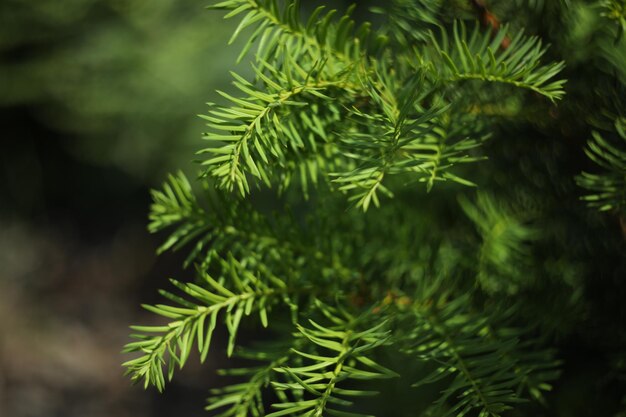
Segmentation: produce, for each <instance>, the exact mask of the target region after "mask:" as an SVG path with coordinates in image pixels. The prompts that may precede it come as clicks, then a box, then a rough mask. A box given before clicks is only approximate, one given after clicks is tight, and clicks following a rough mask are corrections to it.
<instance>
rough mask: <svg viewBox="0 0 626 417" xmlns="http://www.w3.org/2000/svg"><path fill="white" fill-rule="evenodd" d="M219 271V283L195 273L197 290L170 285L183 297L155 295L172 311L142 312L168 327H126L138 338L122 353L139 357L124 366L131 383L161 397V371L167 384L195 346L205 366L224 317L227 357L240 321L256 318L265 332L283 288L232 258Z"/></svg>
mask: <svg viewBox="0 0 626 417" xmlns="http://www.w3.org/2000/svg"><path fill="white" fill-rule="evenodd" d="M221 269H222V271H223V274H224V278H223V279H221V280H215V279H214V278H212V277H211V276H209V275H208V274H207V273H204V272H202V271H200V277H201V279H202V282H201V285H197V284H194V283H182V282H179V281H176V280H174V279H172V280H170V281H171V283H172V284H173V285H174V286H175V287H176V288H178V289H179V290H180V292H181V293H182V295H183V296H180V295H176V294H174V293H171V292H169V291H165V290H161V291H160V294H161V295H162V296H164V297H165V298H167V299H168V300H169V301H171V302H172V303H173V305H167V304H157V305H143V307H144V308H145V309H146V310H148V311H151V312H153V313H155V314H157V315H160V316H163V317H166V318H168V319H171V320H172V321H170V322H169V323H167V324H166V325H162V326H131V328H132V329H133V330H135V331H137V332H139V333H137V334H133V335H131V337H134V338H135V339H138V340H137V341H136V342H131V343H128V344H127V345H126V346H125V348H124V352H141V353H142V355H141V356H139V357H138V358H135V359H132V360H129V361H127V362H125V363H124V364H123V365H124V366H125V367H126V368H127V371H126V373H127V374H130V375H131V378H132V379H133V380H134V381H138V380H140V379H143V380H144V386H145V387H146V388H147V387H148V385H154V386H156V388H157V389H158V390H159V391H162V390H163V388H164V386H165V378H166V377H165V374H164V368H167V378H168V379H171V378H172V376H173V374H174V370H175V368H176V366H179V367H180V368H182V367H183V365H184V364H185V362H186V361H187V359H188V357H189V354H190V353H191V350H192V348H193V346H194V341H195V342H196V343H195V345H197V348H198V351H199V352H200V360H201V361H202V362H204V360H205V359H206V357H207V354H208V351H209V346H210V344H211V336H212V334H213V331H214V330H215V327H216V326H217V320H218V317H219V316H223V319H224V322H225V324H226V328H227V330H228V333H229V340H228V349H227V351H228V354H229V356H230V355H231V354H232V352H233V349H234V347H235V337H236V335H237V331H238V329H239V324H240V323H241V320H242V319H243V317H244V316H249V315H250V314H252V312H257V314H258V315H259V318H260V322H261V323H262V324H263V326H267V315H268V310H269V309H270V307H271V305H272V304H273V303H274V302H275V301H276V300H278V299H280V298H281V296H282V295H284V294H285V291H286V286H285V284H284V283H283V282H282V281H281V280H280V279H278V278H277V277H275V276H272V275H271V274H262V276H261V277H259V276H257V274H258V273H257V274H255V273H253V272H251V271H249V270H247V269H246V268H245V267H244V266H243V265H241V264H240V263H239V262H237V261H236V260H235V259H234V258H232V257H231V258H229V259H228V260H221ZM259 275H260V274H259Z"/></svg>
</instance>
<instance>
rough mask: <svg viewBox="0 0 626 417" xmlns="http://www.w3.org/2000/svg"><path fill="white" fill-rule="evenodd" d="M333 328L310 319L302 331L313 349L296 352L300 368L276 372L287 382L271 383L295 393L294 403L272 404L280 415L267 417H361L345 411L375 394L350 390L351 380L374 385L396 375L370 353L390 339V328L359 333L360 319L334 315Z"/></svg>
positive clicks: (283, 369) (302, 334)
mask: <svg viewBox="0 0 626 417" xmlns="http://www.w3.org/2000/svg"><path fill="white" fill-rule="evenodd" d="M332 320H333V321H334V325H333V326H331V327H325V326H321V325H320V324H318V323H316V322H314V321H312V320H309V323H310V325H311V326H312V327H310V328H306V327H303V326H298V331H299V333H298V334H299V336H300V337H302V338H303V339H304V341H305V343H306V344H308V348H307V347H306V346H305V347H304V348H302V350H293V352H294V353H295V354H296V356H298V357H299V358H300V359H301V360H303V361H304V363H303V364H302V365H301V366H297V367H294V366H283V367H281V368H277V369H276V371H277V372H279V373H281V374H283V375H284V377H285V380H286V382H272V384H273V385H274V387H275V388H276V389H278V390H282V391H286V392H290V393H291V394H292V396H293V398H294V400H293V401H288V400H287V401H281V402H279V403H276V404H273V405H272V407H273V408H275V409H277V411H275V412H273V413H270V414H268V415H267V417H279V416H284V415H302V416H316V417H317V416H322V415H331V416H354V417H356V416H359V414H355V413H350V412H348V411H345V410H346V408H347V407H350V406H351V405H352V401H351V400H348V399H346V398H354V397H357V398H358V397H362V396H366V395H373V394H375V392H372V391H364V390H359V389H350V388H346V387H345V384H346V382H347V381H350V380H374V379H385V378H392V377H395V376H397V374H396V373H395V372H393V371H391V370H389V369H387V368H385V367H383V366H381V365H379V364H378V363H376V362H375V361H373V360H372V359H370V357H369V356H368V355H371V353H372V352H371V351H372V350H374V349H375V348H377V347H379V346H381V345H383V344H385V343H386V342H387V341H388V340H389V332H388V331H385V330H383V329H384V327H385V323H381V324H378V325H376V326H374V327H370V328H367V329H365V330H359V329H358V326H357V324H358V322H359V318H358V317H357V318H354V319H352V320H350V321H344V320H345V319H342V318H340V317H338V316H336V315H335V316H333V317H332Z"/></svg>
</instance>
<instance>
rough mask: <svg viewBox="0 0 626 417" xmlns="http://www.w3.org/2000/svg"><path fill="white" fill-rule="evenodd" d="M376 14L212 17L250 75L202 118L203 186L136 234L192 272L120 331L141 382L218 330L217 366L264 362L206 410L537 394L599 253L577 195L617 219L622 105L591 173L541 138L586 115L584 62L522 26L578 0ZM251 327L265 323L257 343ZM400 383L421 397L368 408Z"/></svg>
mask: <svg viewBox="0 0 626 417" xmlns="http://www.w3.org/2000/svg"><path fill="white" fill-rule="evenodd" d="M383 3H385V4H381V5H380V7H373V8H372V9H371V10H370V9H367V8H365V7H356V6H350V7H347V8H346V9H329V8H328V7H325V6H319V7H317V8H315V7H311V6H310V4H308V2H302V3H301V2H300V1H297V0H291V1H280V0H226V1H221V2H218V3H216V4H214V5H212V6H211V9H215V10H220V11H223V12H224V13H225V17H226V18H228V19H237V22H238V23H237V26H236V28H235V30H234V33H233V36H232V39H231V43H232V42H235V41H236V40H237V41H238V42H239V43H240V44H242V51H241V54H240V56H239V60H242V61H243V60H249V61H250V63H251V71H250V72H249V76H243V75H241V74H238V73H235V72H233V73H232V78H233V85H232V88H231V89H230V90H228V91H218V92H217V95H216V97H217V98H219V101H220V103H218V104H216V103H210V104H209V108H208V110H207V113H206V114H204V115H202V116H201V117H202V118H203V119H204V120H205V121H206V122H207V126H208V132H207V133H206V134H205V136H204V140H205V145H204V147H203V148H202V149H200V150H199V152H198V157H199V160H198V163H199V165H200V167H201V172H200V175H199V178H198V180H197V181H195V182H194V184H197V186H195V185H193V184H192V183H190V181H189V180H188V179H187V177H186V176H185V175H184V174H182V173H177V174H175V175H171V176H170V177H169V179H168V180H167V182H166V183H165V184H164V185H163V187H162V189H161V190H155V191H154V192H153V200H154V202H153V205H152V208H151V214H150V220H151V223H150V226H149V229H150V231H152V232H159V233H162V232H164V231H166V232H167V233H168V237H167V238H166V240H165V243H164V244H163V245H162V246H161V248H160V250H159V251H160V252H163V251H167V250H185V251H188V256H187V257H186V261H185V265H184V266H185V271H186V272H185V274H186V275H188V278H187V279H185V280H175V279H172V280H171V289H169V290H162V291H161V295H162V296H163V297H164V298H165V299H166V300H167V302H166V303H165V304H157V305H145V306H144V307H145V308H146V309H147V310H149V311H151V312H152V313H154V314H156V315H158V316H162V317H163V324H161V325H154V326H132V329H133V330H134V331H135V334H133V335H132V337H133V338H134V339H135V341H133V342H131V343H129V344H128V345H126V348H125V351H126V352H138V354H139V356H136V357H134V358H133V359H130V360H128V361H127V362H126V363H124V366H125V367H126V369H127V373H128V374H129V375H130V376H131V378H132V379H133V380H135V381H141V382H142V383H143V384H144V386H145V387H149V386H155V387H156V388H157V389H158V390H159V391H161V390H163V389H164V388H165V386H166V384H167V382H168V381H169V380H171V379H172V378H173V375H174V373H175V372H176V369H178V368H181V367H183V366H184V365H185V363H187V361H188V360H189V358H190V356H193V355H192V352H193V351H197V352H198V356H199V358H200V361H201V362H204V361H206V360H207V359H210V358H211V356H212V355H211V353H210V352H211V351H212V349H215V346H214V345H215V344H216V343H217V344H218V349H219V342H213V343H212V336H213V333H214V331H215V330H216V328H220V327H223V328H224V329H225V330H226V333H227V335H228V337H227V341H226V343H225V349H226V352H227V354H228V356H231V355H239V356H241V357H242V358H245V359H247V360H250V361H253V362H254V363H255V364H256V365H254V366H250V367H246V368H231V369H227V370H224V371H223V373H224V374H227V375H230V376H235V377H237V378H238V379H239V382H237V383H235V384H233V385H226V386H223V387H216V388H214V389H213V390H212V391H211V394H210V396H209V398H208V405H207V410H209V411H210V412H211V413H214V414H213V415H218V416H223V417H227V416H237V417H244V416H255V417H257V416H268V417H270V416H271V417H279V416H296V415H297V416H316V417H319V416H339V417H348V416H360V415H370V414H372V413H373V412H375V411H376V410H381V409H382V410H385V411H383V413H384V414H381V415H412V416H415V415H425V416H426V415H428V416H466V415H467V416H480V417H498V416H504V415H520V414H515V413H516V412H518V411H519V410H525V409H529V408H524V407H529V405H528V404H529V403H531V404H532V403H536V404H542V403H543V404H547V402H546V395H547V394H548V392H549V391H550V390H551V388H552V386H553V384H554V383H555V381H558V380H559V377H560V368H561V365H562V359H561V358H560V356H559V352H558V349H557V348H556V342H555V341H557V340H559V338H562V337H565V336H564V335H567V332H568V331H569V330H568V329H571V328H573V327H575V326H577V325H578V324H577V323H579V322H577V321H576V320H579V318H580V317H583V316H582V315H581V316H577V314H579V313H580V309H579V307H580V304H581V298H584V294H583V293H584V291H583V288H584V285H585V284H584V282H585V279H586V278H585V277H586V276H585V274H586V271H587V270H586V269H585V267H584V266H581V262H582V261H581V259H583V258H584V257H585V256H587V258H591V257H592V256H594V255H593V254H592V253H589V252H588V249H587V248H588V246H589V245H585V244H584V243H583V244H580V245H576V244H571V239H569V237H568V230H570V229H568V227H569V226H568V224H570V223H571V224H575V223H576V220H575V218H576V216H580V215H581V214H580V213H585V214H584V215H587V213H589V212H588V209H587V208H586V207H585V204H584V201H587V202H588V203H589V205H590V206H591V207H592V208H598V209H600V210H602V211H610V212H613V213H618V215H619V213H622V215H623V213H624V209H625V208H626V174H625V173H626V143H625V142H624V140H626V134H625V131H626V125H625V124H624V120H625V119H624V118H623V116H620V115H619V103H620V99H619V98H617V99H615V100H612V101H611V100H609V99H607V100H604V101H603V105H602V107H603V108H602V111H604V110H606V111H608V112H612V113H610V114H612V115H613V116H611V117H609V119H610V120H609V122H610V123H609V124H612V125H613V127H612V128H610V129H607V130H606V131H607V133H606V134H604V133H599V132H598V131H597V130H598V129H599V128H598V129H596V131H594V133H592V134H591V133H590V135H591V136H590V137H591V139H590V140H589V143H588V146H587V148H586V153H587V155H588V156H589V158H591V161H592V162H594V163H595V164H597V165H596V166H594V165H592V164H589V163H588V162H587V161H584V162H581V163H583V164H586V165H585V166H588V167H589V169H590V170H592V171H593V172H594V173H588V172H585V173H582V174H580V175H578V176H576V173H573V174H571V175H569V174H563V172H565V171H567V170H566V169H565V170H564V169H562V168H557V167H558V166H559V165H558V164H559V162H560V160H559V155H562V153H561V151H559V149H561V148H560V147H559V146H560V145H559V144H558V143H557V142H550V141H549V140H548V139H547V136H549V135H553V134H555V132H556V131H558V130H559V129H560V130H561V132H563V131H566V130H567V129H566V127H565V126H559V124H560V123H561V122H562V121H563V120H567V118H568V117H570V118H572V117H574V118H575V117H576V113H575V111H576V109H577V105H576V104H572V105H568V104H567V100H568V96H567V95H566V94H565V93H566V91H565V87H566V86H567V85H569V84H566V80H565V77H566V76H567V67H566V59H565V58H568V57H569V56H573V54H568V49H567V46H566V45H564V44H557V46H556V49H555V50H554V51H553V50H551V49H550V48H548V46H547V45H546V42H545V41H544V40H542V37H541V36H540V35H532V34H529V33H532V32H533V30H534V29H533V28H532V27H529V28H527V29H523V28H522V27H520V24H519V21H516V20H515V19H514V17H513V16H515V13H514V11H515V10H517V12H519V13H521V12H522V11H523V13H524V14H525V15H528V14H531V13H535V14H536V15H537V16H541V15H547V16H555V15H559V16H575V15H576V13H577V12H576V11H575V10H574V9H575V8H576V7H583V6H581V5H578V4H576V2H574V1H561V2H556V1H555V2H550V5H548V4H547V3H548V2H541V1H532V2H524V1H517V2H491V3H493V4H491V3H487V4H485V2H482V1H467V2H464V1H444V0H421V1H415V0H392V1H390V2H383ZM387 3H388V4H387ZM526 3H532V4H526ZM600 3H602V4H599V5H597V7H595V6H594V7H593V8H592V9H590V10H587V12H589V13H595V16H596V18H597V19H605V20H606V22H607V27H612V26H610V24H612V23H615V22H617V25H616V27H619V28H622V27H623V25H624V18H625V16H626V7H624V5H623V4H622V3H620V2H619V1H605V2H600ZM492 6H493V7H492ZM512 10H513V11H512ZM498 16H499V17H498ZM507 19H508V20H507ZM538 19H539V17H538ZM572 19H573V17H572ZM554 20H555V21H558V19H554ZM505 21H506V22H508V23H507V24H505V23H503V22H505ZM559 24H561V23H559ZM619 31H621V29H619V30H618V29H614V30H613V29H608V31H607V33H606V35H605V36H603V37H602V36H599V39H600V40H599V42H601V43H602V42H604V43H602V45H608V44H612V43H613V42H615V35H616V34H619V33H618V32H619ZM558 40H561V38H559V39H558ZM618 41H619V40H618ZM622 45H623V44H622ZM602 50H603V49H602V48H597V51H602ZM604 50H606V49H604ZM624 50H626V48H624ZM598 53H600V52H598ZM614 55H615V52H612V55H611V56H613V57H614ZM618 55H619V54H618ZM622 56H623V54H622ZM604 58H605V59H607V60H609V59H611V58H610V57H608V56H605V57H604ZM620 59H621V58H620ZM604 62H606V61H604ZM568 65H569V64H568ZM573 65H574V66H575V65H576V62H574V63H573ZM570 75H571V74H570ZM607 77H609V78H611V77H613V78H611V79H612V80H619V79H620V78H619V75H607ZM573 84H574V85H573V87H572V88H573V90H574V92H575V93H574V95H576V94H578V93H576V92H577V91H578V92H579V91H581V90H580V89H578V90H577V81H576V79H575V76H574V80H573ZM602 86H603V85H602V84H601V83H600V82H598V84H597V86H596V87H597V88H598V89H601V87H602ZM604 88H606V86H605V87H604ZM572 100H575V98H573V99H572ZM615 103H618V104H617V105H616V104H615ZM590 111H592V110H590ZM596 114H600V110H599V109H598V110H597V113H596ZM603 114H605V115H606V114H609V113H606V112H604V113H603ZM590 116H591V115H590ZM605 119H606V117H605ZM579 122H581V121H580V120H576V121H575V123H579ZM582 122H583V123H584V122H585V121H584V120H583V121H582ZM589 123H591V122H589ZM605 125H606V123H605ZM529 132H532V133H529ZM529 136H531V137H530V138H529ZM536 138H539V141H538V140H537V139H536ZM526 142H530V143H531V144H530V145H529V144H528V143H526ZM531 148H532V149H531ZM546 149H547V150H546ZM581 153H582V147H581ZM581 160H582V158H581ZM557 170H560V171H559V174H554V172H556V171H557ZM580 171H581V170H579V171H578V173H580ZM546 172H548V173H550V175H552V176H547V175H548V174H546ZM574 178H576V182H577V183H578V184H579V185H580V186H581V187H582V188H575V187H572V186H571V185H572V184H573V183H574ZM476 187H480V188H481V191H480V192H478V193H477V192H476V191H475V189H476ZM583 189H586V190H587V191H586V192H587V194H586V195H584V196H582V200H584V201H580V200H578V199H575V201H574V202H573V203H572V204H573V205H575V206H576V208H574V209H572V211H571V212H568V214H566V215H564V216H555V214H554V213H555V211H556V210H557V209H556V207H559V205H560V204H562V203H563V201H562V196H563V195H568V196H569V195H576V196H577V197H578V196H579V195H580V194H584V192H585V191H584V190H583ZM568 193H569V194H568ZM591 213H592V214H593V215H595V216H601V215H602V214H600V213H596V212H595V211H592V212H591ZM555 219H557V220H555ZM568 222H570V223H568ZM581 233H582V232H581ZM585 251H587V252H585ZM611 253H612V252H611ZM581 254H582V255H581ZM559 294H560V295H559ZM562 294H568V295H562ZM557 295H559V296H558V297H557ZM542 300H543V301H542ZM545 300H552V301H549V302H546V301H545ZM550 308H552V309H551V310H550ZM580 320H582V319H580ZM243 326H246V327H250V328H252V327H254V326H256V327H257V328H258V329H264V330H263V332H262V334H265V336H264V337H261V338H260V339H261V341H260V342H259V343H257V344H255V343H252V342H251V341H250V340H249V339H250V338H249V337H246V335H245V333H246V332H244V331H241V330H240V329H242V327H243ZM239 333H244V334H243V335H239ZM618 339H619V337H618ZM268 340H272V341H273V343H267V341H268ZM263 341H265V343H262V342H263ZM246 345H248V346H246ZM618 350H619V348H618ZM398 364H404V365H402V366H400V367H398ZM406 364H409V365H406ZM398 378H400V379H401V381H404V382H406V389H407V390H414V391H415V392H421V393H422V394H420V395H421V396H420V397H419V398H427V399H426V400H424V401H422V402H420V403H417V402H416V403H415V404H411V405H410V408H409V409H404V408H402V407H401V406H400V405H396V406H394V405H393V404H388V405H387V406H386V407H384V406H383V407H382V408H381V406H380V404H384V403H385V398H384V395H385V393H384V391H385V384H387V383H388V382H386V381H389V380H393V379H398ZM379 391H380V392H381V393H380V394H378V392H379ZM377 395H378V397H379V398H380V400H379V401H378V402H377V401H376V400H375V399H374V398H375V397H376V396H377ZM429 395H430V397H429ZM376 404H379V405H378V406H377V405H376ZM377 407H378V408H377ZM530 409H532V408H530ZM511 413H513V414H511Z"/></svg>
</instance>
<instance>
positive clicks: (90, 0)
mask: <svg viewBox="0 0 626 417" xmlns="http://www.w3.org/2000/svg"><path fill="white" fill-rule="evenodd" d="M204 5H205V4H204V3H203V2H198V1H189V2H183V1H175V0H160V1H158V2H153V1H147V0H133V1H120V0H114V1H102V0H67V1H62V2H59V1H54V0H40V1H32V2H31V1H22V0H3V1H2V2H1V3H0V91H2V94H0V107H2V106H22V105H25V106H31V107H34V108H35V109H36V113H37V117H39V118H40V119H41V121H42V122H43V123H45V124H47V125H49V126H50V127H52V128H53V129H54V130H59V131H62V132H64V134H67V137H69V138H74V139H73V140H68V141H66V144H67V145H68V149H69V150H70V151H71V152H73V153H76V154H78V156H79V157H81V158H86V159H88V160H89V162H90V163H97V164H105V165H109V164H113V165H116V166H118V167H119V168H122V169H123V170H125V171H127V172H128V173H130V174H132V175H133V176H138V177H140V178H143V179H146V178H149V177H152V176H153V175H155V174H156V173H157V172H158V173H160V174H162V173H163V172H165V171H167V170H171V169H172V167H174V166H180V163H181V161H188V155H189V154H190V153H191V152H193V150H194V149H197V142H195V141H196V140H197V138H198V137H199V136H200V134H201V131H202V123H199V121H198V119H197V117H196V116H195V115H196V114H198V113H201V112H203V111H204V109H205V104H204V103H205V101H206V100H207V98H208V97H209V96H210V95H211V94H212V92H213V90H214V89H215V88H216V87H217V86H218V85H219V86H222V85H224V84H227V83H228V81H229V76H228V71H227V69H228V68H230V65H231V63H232V61H233V54H235V51H236V49H235V48H224V45H225V43H226V41H227V36H229V32H230V30H231V25H232V23H231V22H224V21H223V20H222V18H221V17H220V16H216V15H215V14H210V13H207V12H205V11H204V10H203V7H204ZM221 88H223V87H221ZM16 139H18V138H16ZM194 143H196V144H194Z"/></svg>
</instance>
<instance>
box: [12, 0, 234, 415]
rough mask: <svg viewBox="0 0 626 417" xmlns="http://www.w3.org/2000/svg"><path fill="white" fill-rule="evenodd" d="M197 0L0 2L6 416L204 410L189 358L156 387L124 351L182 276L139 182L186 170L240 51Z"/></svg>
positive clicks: (206, 375) (199, 375)
mask: <svg viewBox="0 0 626 417" xmlns="http://www.w3.org/2000/svg"><path fill="white" fill-rule="evenodd" d="M206 4H207V2H200V1H196V0H192V1H176V0H159V1H157V2H154V1H147V0H134V1H131V2H127V1H101V0H66V1H62V2H59V1H56V0H40V1H36V2H28V1H19V0H18V1H16V0H3V1H2V2H0V125H1V126H2V129H1V132H2V133H0V138H1V141H0V143H1V147H0V416H2V417H31V416H32V417H35V416H36V417H42V416H46V417H48V416H50V417H52V416H63V417H72V416H89V417H98V416H116V417H118V416H119V417H123V416H137V417H141V416H178V415H185V416H195V415H206V412H205V411H203V405H204V399H205V397H206V394H207V391H208V388H209V387H210V386H211V385H214V384H211V383H210V380H209V379H210V378H211V375H213V372H211V371H210V370H205V369H204V368H203V370H202V371H200V367H199V365H198V361H194V360H191V361H190V363H189V366H188V367H186V369H185V370H184V371H182V372H181V374H180V378H177V381H176V382H175V383H173V384H171V385H170V386H169V388H168V392H167V394H164V395H158V394H157V393H156V391H155V390H154V389H150V390H148V391H147V392H144V391H143V388H142V387H141V386H132V385H131V383H130V380H129V378H128V377H125V376H123V369H122V367H121V363H122V362H123V361H124V360H127V359H128V357H124V356H123V355H122V354H121V353H120V351H121V348H122V346H123V345H124V344H125V343H126V342H127V341H128V333H129V329H128V325H129V324H133V323H139V322H146V321H148V320H150V319H151V317H150V315H149V313H147V312H143V311H142V310H141V308H140V307H139V304H140V303H141V302H151V301H154V300H155V299H156V296H157V293H156V289H157V288H159V287H160V286H162V284H164V282H165V280H166V278H167V277H168V276H180V274H181V271H180V265H181V262H180V259H178V258H177V256H176V255H165V256H163V257H160V258H157V257H156V256H155V249H156V247H157V246H158V244H159V242H160V240H161V238H162V237H161V236H151V235H149V234H148V232H147V231H146V224H147V212H148V207H149V204H150V195H149V189H150V188H151V187H154V186H157V185H159V183H160V182H161V181H163V180H164V179H165V176H166V173H168V172H170V171H175V170H177V169H179V168H182V169H184V170H187V172H192V173H193V172H194V170H195V168H194V167H193V165H192V163H191V159H192V158H193V152H194V151H195V150H196V149H197V148H198V147H200V146H201V145H202V144H201V143H200V141H199V138H200V135H201V132H202V131H203V130H204V125H203V123H202V121H201V119H199V118H198V117H196V116H195V115H196V114H198V113H202V112H204V110H205V102H206V101H209V99H210V98H211V97H212V96H213V94H214V93H213V90H214V89H216V88H218V87H219V88H222V89H224V88H227V84H228V81H229V74H228V69H229V68H231V67H232V66H233V64H234V60H235V57H236V54H237V52H238V50H237V47H233V48H226V47H225V45H226V43H227V41H228V37H229V36H230V33H231V32H232V30H233V27H232V25H233V24H234V23H235V22H231V21H228V22H224V21H223V20H222V14H220V13H216V12H210V11H207V10H205V9H204V6H206ZM241 71H245V69H241ZM225 86H226V87H225ZM183 273H184V272H183ZM217 366H220V358H217V359H216V360H214V361H213V366H212V367H217ZM208 368H211V366H210V367H208Z"/></svg>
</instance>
